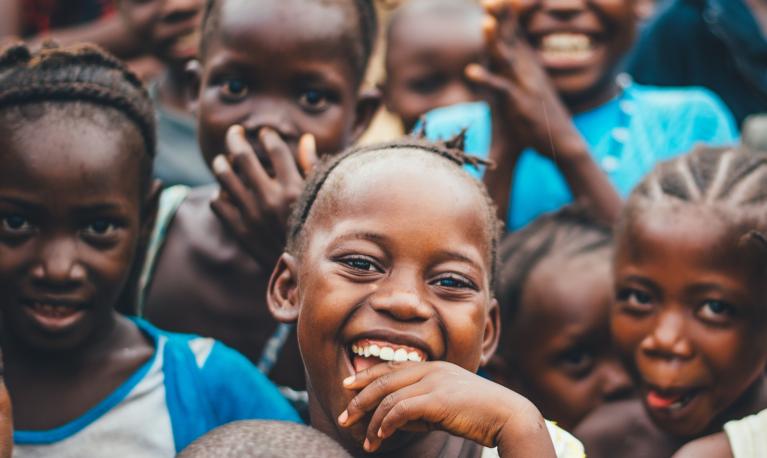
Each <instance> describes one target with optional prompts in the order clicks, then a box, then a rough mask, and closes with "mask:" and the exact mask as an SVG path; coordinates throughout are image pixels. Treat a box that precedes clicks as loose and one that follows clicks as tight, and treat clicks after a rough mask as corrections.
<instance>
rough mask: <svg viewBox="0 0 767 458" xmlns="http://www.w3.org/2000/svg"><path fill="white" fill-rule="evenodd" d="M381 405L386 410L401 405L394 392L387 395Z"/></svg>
mask: <svg viewBox="0 0 767 458" xmlns="http://www.w3.org/2000/svg"><path fill="white" fill-rule="evenodd" d="M380 405H381V408H383V409H384V410H386V411H389V410H393V409H396V408H397V406H398V405H399V403H398V399H397V395H395V394H394V393H391V394H388V395H386V396H385V397H384V398H383V399H382V400H381V404H380Z"/></svg>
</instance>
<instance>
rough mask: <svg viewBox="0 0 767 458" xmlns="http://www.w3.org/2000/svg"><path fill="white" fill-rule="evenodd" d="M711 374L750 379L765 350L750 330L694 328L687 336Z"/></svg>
mask: <svg viewBox="0 0 767 458" xmlns="http://www.w3.org/2000/svg"><path fill="white" fill-rule="evenodd" d="M691 337H692V338H693V339H695V340H694V341H695V345H696V347H697V348H698V351H699V352H700V353H701V354H702V356H703V358H705V360H706V363H707V366H708V368H709V370H710V371H711V372H712V374H711V375H712V376H713V377H715V378H716V379H718V380H720V381H721V382H724V383H727V382H736V381H744V380H751V379H753V376H754V375H755V374H757V373H761V372H762V370H763V369H764V366H765V359H766V357H765V356H766V354H767V350H765V349H764V347H763V346H761V345H758V344H756V343H757V342H758V341H760V340H761V339H760V337H758V336H757V335H756V332H755V331H753V330H743V329H740V330H736V329H733V330H727V331H723V330H717V331H713V332H712V331H711V330H709V329H704V328H702V327H701V328H700V329H696V330H695V334H693V335H692V336H691Z"/></svg>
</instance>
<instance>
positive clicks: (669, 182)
mask: <svg viewBox="0 0 767 458" xmlns="http://www.w3.org/2000/svg"><path fill="white" fill-rule="evenodd" d="M658 204H672V205H673V204H676V205H696V206H708V207H713V208H717V209H719V210H721V211H724V212H728V213H730V215H731V217H730V218H727V219H726V220H727V221H728V222H729V223H731V224H732V225H733V228H736V227H737V228H743V227H744V224H745V227H751V230H747V231H746V232H747V233H745V234H741V235H742V236H746V237H748V238H749V239H751V240H753V241H756V242H759V243H760V244H762V245H764V246H765V247H767V244H765V243H764V242H765V240H766V238H765V235H764V234H765V233H767V154H765V153H760V152H753V151H749V150H748V149H746V148H739V149H732V148H730V149H727V148H710V147H703V146H701V147H698V148H696V149H695V150H693V151H692V152H691V153H689V154H686V155H684V156H680V157H678V158H676V159H672V160H670V161H667V162H664V163H662V164H660V165H658V166H657V167H656V168H655V170H654V171H653V172H652V173H650V174H649V175H648V176H647V177H645V179H644V180H643V181H642V182H641V183H640V184H639V186H638V187H637V188H636V189H635V190H634V192H632V194H631V196H630V197H629V199H628V201H627V203H626V207H625V208H624V211H623V214H622V217H621V219H620V221H619V224H618V230H619V232H620V233H623V232H624V231H625V230H626V227H627V226H628V224H629V223H630V222H631V220H633V219H634V218H636V217H637V214H638V213H639V212H641V211H645V210H647V209H649V208H651V207H652V206H654V205H658Z"/></svg>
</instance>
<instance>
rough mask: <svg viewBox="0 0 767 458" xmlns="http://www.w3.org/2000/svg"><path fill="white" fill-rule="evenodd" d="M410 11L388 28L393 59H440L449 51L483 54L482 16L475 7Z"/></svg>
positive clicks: (390, 52) (389, 48)
mask: <svg viewBox="0 0 767 458" xmlns="http://www.w3.org/2000/svg"><path fill="white" fill-rule="evenodd" d="M411 10H412V11H411ZM411 10H408V11H403V12H402V14H401V15H400V16H399V17H397V19H396V20H395V22H394V23H393V24H392V26H391V28H390V30H389V47H388V55H389V57H390V58H393V59H403V60H418V59H426V60H429V59H439V57H440V56H442V55H444V54H445V53H447V52H449V53H451V54H455V55H459V54H460V55H477V56H478V55H480V54H481V53H482V51H483V49H484V41H483V36H482V18H483V16H482V13H481V11H480V10H478V9H475V8H472V7H465V8H460V9H450V10H441V9H439V8H438V7H433V8H431V10H428V9H417V8H412V9H411Z"/></svg>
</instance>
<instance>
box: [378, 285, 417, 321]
mask: <svg viewBox="0 0 767 458" xmlns="http://www.w3.org/2000/svg"><path fill="white" fill-rule="evenodd" d="M371 306H372V307H373V309H374V310H376V311H378V312H380V313H384V314H387V315H390V316H392V317H393V318H395V319H397V320H399V321H426V320H428V319H429V318H430V317H431V307H429V305H428V304H427V303H425V302H424V301H423V299H422V298H421V296H420V295H419V294H418V293H416V292H413V291H402V290H396V291H388V292H384V291H382V292H380V293H379V294H376V295H374V296H373V297H372V298H371Z"/></svg>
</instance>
